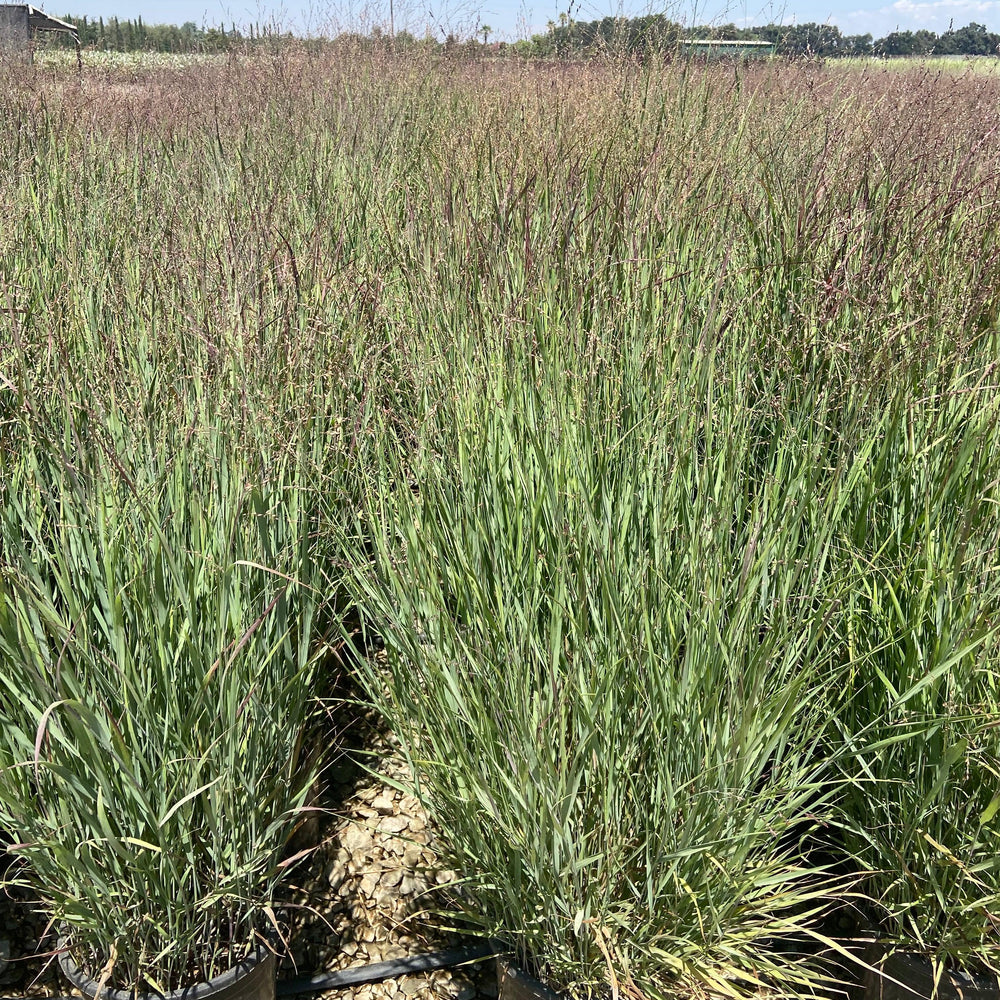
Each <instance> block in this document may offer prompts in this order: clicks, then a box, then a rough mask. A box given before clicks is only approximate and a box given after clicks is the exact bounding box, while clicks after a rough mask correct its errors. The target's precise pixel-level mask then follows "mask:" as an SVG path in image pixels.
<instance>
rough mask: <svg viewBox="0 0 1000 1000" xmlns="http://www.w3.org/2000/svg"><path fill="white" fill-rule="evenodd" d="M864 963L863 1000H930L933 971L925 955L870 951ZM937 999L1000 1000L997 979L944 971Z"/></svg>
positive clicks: (988, 976) (932, 988)
mask: <svg viewBox="0 0 1000 1000" xmlns="http://www.w3.org/2000/svg"><path fill="white" fill-rule="evenodd" d="M865 961H866V962H867V964H868V965H870V966H871V967H872V968H871V969H869V970H867V971H866V972H865V980H864V1000H931V998H932V997H933V996H934V995H935V994H934V969H933V967H932V965H931V962H930V960H929V959H927V958H924V957H923V956H922V955H914V954H910V953H909V952H902V951H897V952H893V953H892V954H890V955H886V954H885V952H879V951H874V950H869V952H868V954H867V955H866V957H865ZM937 1000H1000V984H998V982H997V977H996V976H991V975H979V974H969V973H965V972H958V971H955V970H947V969H946V970H945V971H944V972H943V973H942V974H941V981H940V982H939V983H938V989H937Z"/></svg>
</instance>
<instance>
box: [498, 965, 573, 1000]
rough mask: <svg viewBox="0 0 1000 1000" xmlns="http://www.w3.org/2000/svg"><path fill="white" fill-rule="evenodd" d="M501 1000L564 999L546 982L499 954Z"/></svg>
mask: <svg viewBox="0 0 1000 1000" xmlns="http://www.w3.org/2000/svg"><path fill="white" fill-rule="evenodd" d="M497 985H498V986H499V988H500V995H499V1000H563V998H562V997H560V996H559V994H558V993H554V992H553V991H552V990H550V989H549V988H548V987H547V986H546V985H545V984H544V983H540V982H539V981H538V980H537V979H535V978H534V977H533V976H529V975H528V973H527V972H525V971H524V970H523V969H519V968H518V967H517V966H516V965H513V964H512V963H511V961H510V959H509V958H505V957H504V956H503V955H499V956H497Z"/></svg>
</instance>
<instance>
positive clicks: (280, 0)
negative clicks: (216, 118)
mask: <svg viewBox="0 0 1000 1000" xmlns="http://www.w3.org/2000/svg"><path fill="white" fill-rule="evenodd" d="M389 2H390V0H47V3H46V9H48V10H49V12H50V13H53V14H62V13H72V14H87V15H88V16H90V17H97V16H103V17H105V18H107V17H110V16H117V17H121V18H126V17H131V18H135V17H136V16H141V17H142V18H143V20H144V21H146V22H147V23H149V24H154V23H161V22H167V23H173V24H181V23H183V22H184V21H194V22H195V23H196V24H199V25H201V24H205V25H212V24H217V23H219V22H220V21H225V22H226V24H229V23H231V22H235V23H236V24H238V25H245V24H248V23H249V22H252V21H256V22H259V23H263V22H271V23H276V24H278V25H281V26H283V27H286V28H289V29H292V30H296V31H299V32H301V31H306V32H334V31H337V30H339V29H343V28H347V27H352V26H353V27H358V28H360V29H361V30H364V31H367V30H370V29H371V27H372V26H374V25H377V24H383V25H386V26H387V25H388V23H389ZM570 2H571V0H393V4H394V14H395V21H396V26H397V28H401V27H408V28H409V30H411V31H412V32H413V33H414V34H418V35H422V34H423V33H424V31H425V30H427V29H430V30H431V31H432V32H434V33H435V34H437V35H438V37H443V34H445V33H447V32H448V31H454V32H455V33H456V34H457V35H468V34H470V33H471V32H472V31H474V30H475V29H476V28H477V26H478V25H481V24H488V25H490V26H491V27H492V28H493V29H494V36H493V37H494V38H495V39H501V38H506V39H514V38H519V37H523V36H524V35H526V34H531V33H533V32H538V31H544V30H545V25H546V22H547V21H549V20H550V19H552V20H556V19H558V17H559V14H560V13H563V12H567V11H569V12H570V13H571V14H572V16H573V17H574V18H576V19H578V20H593V19H595V18H601V17H607V16H613V15H617V14H625V15H634V14H643V13H654V12H660V13H663V14H665V15H666V16H668V17H671V18H673V19H675V20H678V21H682V22H685V23H688V24H690V23H699V24H701V23H706V22H712V21H714V22H716V23H720V24H722V23H726V22H728V21H733V22H735V23H737V24H761V23H766V22H768V21H776V22H781V23H785V24H789V23H793V22H796V21H797V22H803V21H817V22H827V21H828V22H831V23H833V24H836V25H838V26H839V27H840V29H841V30H842V31H843V32H845V33H847V34H856V33H864V32H871V33H872V34H873V35H874V36H875V37H879V36H882V35H885V34H887V33H888V32H890V31H893V30H895V29H897V28H899V29H901V30H906V29H910V30H917V29H918V28H929V29H931V30H932V31H936V32H941V31H945V30H947V28H948V25H949V23H951V22H954V25H955V27H961V26H962V25H965V24H968V23H969V22H970V21H976V22H978V23H980V24H985V25H986V26H987V27H988V28H989V29H990V30H991V31H1000V0H777V2H780V4H781V5H780V6H778V5H777V3H776V2H775V0H771V2H768V3H765V0H672V5H670V6H643V5H642V3H643V0H572V10H571V11H570V6H569V5H570ZM660 2H661V3H664V2H669V0H660ZM727 3H728V5H727Z"/></svg>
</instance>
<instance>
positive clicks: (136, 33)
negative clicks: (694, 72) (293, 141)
mask: <svg viewBox="0 0 1000 1000" xmlns="http://www.w3.org/2000/svg"><path fill="white" fill-rule="evenodd" d="M64 20H66V21H69V22H70V23H71V24H73V25H75V26H76V28H77V31H78V32H79V35H80V43H81V45H83V46H84V47H86V48H91V49H108V50H112V51H117V52H139V51H151V52H226V51H230V50H233V49H237V48H239V49H242V48H246V47H252V46H255V45H257V44H260V43H262V42H267V43H269V44H273V43H274V42H275V41H279V42H280V41H281V40H283V39H288V38H291V37H292V36H291V35H290V34H287V33H282V32H280V31H279V30H278V29H277V28H275V27H273V26H272V25H250V26H249V27H246V28H243V29H239V28H237V27H236V26H235V25H231V26H230V27H229V29H228V30H227V29H226V27H225V25H217V26H215V27H210V28H204V27H198V25H196V24H194V23H193V22H191V21H188V22H187V23H185V24H182V25H180V27H178V26H177V25H173V24H154V25H146V24H144V23H143V20H142V18H141V17H140V18H136V20H134V21H133V20H119V19H118V18H110V19H109V20H108V21H107V22H105V20H104V19H103V18H97V19H88V18H87V17H86V16H84V17H74V16H73V15H66V16H65V18H64ZM491 31H492V29H490V28H480V29H479V31H478V32H477V34H478V35H481V36H482V42H481V43H477V42H476V41H475V40H474V38H473V39H469V40H467V41H465V42H464V43H462V46H461V47H462V48H463V49H466V48H472V49H475V48H478V49H489V50H490V51H492V52H504V51H510V52H512V53H514V54H517V55H521V56H528V57H531V56H539V57H552V56H557V57H558V56H561V57H567V56H586V55H593V54H596V53H598V52H602V51H603V52H612V53H619V54H624V55H643V54H651V53H654V52H664V53H665V52H669V51H671V50H672V49H674V48H675V47H676V46H677V44H678V43H679V42H681V41H684V40H691V39H716V40H724V41H764V42H772V43H773V44H774V46H775V51H776V52H777V53H778V54H779V55H785V56H818V57H823V58H831V57H837V56H926V55H956V56H988V55H992V56H996V55H1000V35H998V34H996V33H995V32H991V31H988V30H987V28H986V26H985V25H982V24H977V23H975V22H972V23H971V24H968V25H966V26H965V27H964V28H957V29H951V28H949V30H948V31H945V32H942V33H941V34H940V35H939V34H936V33H935V32H933V31H928V30H926V29H921V30H919V31H893V32H890V33H889V34H888V35H886V36H885V37H884V38H878V39H873V38H872V36H871V35H870V34H865V35H845V34H842V33H841V31H840V29H839V28H838V27H837V26H836V25H833V24H812V23H809V24H792V25H781V24H765V25H759V26H756V27H752V28H738V27H736V25H735V24H725V25H721V26H717V27H708V26H699V27H694V28H685V27H683V26H682V25H680V24H678V23H677V22H675V21H671V20H669V19H668V18H666V17H664V16H663V15H662V14H651V15H647V16H645V17H633V18H616V17H605V18H602V19H601V20H597V21H573V20H571V19H570V18H569V17H567V16H566V15H562V16H561V17H560V19H559V21H558V22H554V21H550V22H549V25H548V30H547V31H546V32H545V33H544V34H539V35H534V36H533V37H532V38H530V39H526V40H522V41H519V42H514V43H513V44H512V45H506V44H504V43H500V44H499V45H497V44H493V45H489V44H488V37H489V33H490V32H491ZM355 37H356V40H357V41H359V42H361V43H363V44H364V43H367V44H372V45H385V44H387V42H388V41H389V39H388V36H387V35H386V34H385V33H384V32H382V31H381V30H378V29H376V31H375V32H373V34H372V35H371V36H369V37H368V38H361V37H360V36H355ZM50 44H56V45H60V44H61V45H69V44H72V43H71V42H70V41H69V39H67V38H65V37H64V36H56V37H55V38H53V39H51V40H50ZM392 44H394V45H395V46H397V47H403V48H405V47H406V46H408V45H418V44H419V45H420V46H421V47H428V46H429V47H431V48H442V49H445V50H450V49H453V48H455V47H456V45H457V44H458V40H457V39H456V38H455V37H454V36H449V37H448V38H447V39H446V40H445V41H444V42H437V41H435V40H434V39H432V38H425V39H421V40H419V41H418V40H417V39H415V38H414V37H413V36H412V35H410V34H408V33H407V32H399V33H397V35H396V36H395V38H394V39H392Z"/></svg>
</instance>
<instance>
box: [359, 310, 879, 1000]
mask: <svg viewBox="0 0 1000 1000" xmlns="http://www.w3.org/2000/svg"><path fill="white" fill-rule="evenodd" d="M658 318H659V319H660V321H661V324H660V325H659V327H657V328H658V329H660V330H661V331H664V330H666V331H669V333H667V334H662V335H661V336H660V337H659V338H657V339H656V340H654V341H653V342H646V341H645V336H644V334H645V332H646V330H648V329H650V328H651V327H646V326H645V325H641V324H638V323H637V324H636V325H635V326H634V327H632V328H631V329H627V330H626V331H624V332H622V333H620V334H616V333H615V332H614V331H611V330H607V331H604V332H605V337H604V339H603V340H602V341H601V343H600V344H599V346H595V345H593V344H592V345H591V346H592V347H595V351H596V352H597V353H595V354H590V353H589V350H588V349H584V350H579V351H578V350H577V349H576V348H574V347H573V346H572V344H573V340H572V337H571V336H570V335H569V334H568V333H567V332H566V331H565V330H561V329H558V328H555V327H549V328H547V327H546V323H545V320H544V319H539V320H538V321H536V324H535V327H534V329H533V330H532V335H531V336H530V337H527V338H526V339H525V341H523V342H522V341H519V340H516V339H513V341H512V342H506V341H505V338H503V337H501V336H497V338H496V339H495V341H493V345H494V346H493V348H489V347H487V348H485V349H483V350H482V352H481V355H480V357H479V358H478V359H476V360H475V361H474V362H473V363H472V364H471V365H470V368H469V369H468V370H467V371H466V372H465V373H464V374H463V376H462V378H461V379H456V380H454V381H452V382H449V384H448V385H447V386H445V385H442V386H441V387H440V391H439V393H438V394H436V395H435V399H436V401H437V405H436V407H435V410H434V412H433V414H428V417H427V423H426V424H425V425H424V434H423V437H422V446H421V448H420V449H419V452H418V453H417V454H416V456H415V457H413V458H412V461H404V462H399V461H398V460H397V459H396V458H394V457H393V456H396V455H398V452H397V451H394V450H392V449H386V452H385V457H384V462H385V464H384V465H383V467H382V470H381V478H380V479H377V481H376V482H375V483H374V484H373V488H372V489H373V494H372V498H371V501H370V506H369V508H368V511H367V516H366V517H365V518H364V519H363V520H362V524H361V526H360V527H361V531H362V535H363V536H364V537H366V538H367V537H373V538H374V557H373V558H371V557H370V556H369V563H370V565H369V567H368V569H367V571H362V572H359V573H357V574H356V575H355V578H354V588H355V594H356V597H357V600H358V602H359V604H360V606H361V607H362V609H363V611H364V613H365V615H366V618H367V620H368V621H370V622H372V623H373V627H374V628H376V629H377V630H378V632H379V634H380V635H381V636H382V638H383V639H384V641H385V644H386V655H387V664H386V667H387V669H386V671H385V672H382V671H381V670H380V669H379V667H378V664H377V662H376V663H373V664H371V665H369V666H368V667H367V679H368V682H369V685H370V689H371V691H372V693H373V697H374V698H375V700H376V701H377V702H378V704H379V705H380V706H381V708H382V710H383V711H384V712H385V714H386V716H387V717H388V719H389V720H390V722H391V724H392V725H393V727H394V729H395V731H396V732H397V733H398V734H399V735H400V737H401V739H402V743H403V747H404V749H405V751H406V753H407V755H408V757H409V760H410V763H411V764H412V766H413V768H414V771H415V773H416V775H417V777H418V783H419V788H420V792H421V794H422V795H423V796H424V798H425V800H426V802H427V803H428V806H429V808H430V810H431V812H432V814H433V816H434V817H435V819H436V821H437V823H438V824H439V826H440V828H441V831H442V835H443V837H444V839H445V844H446V845H447V850H448V851H449V852H450V859H451V861H452V862H453V863H454V864H455V866H456V867H457V868H458V870H460V871H462V872H463V873H465V874H466V876H467V884H466V890H467V892H466V894H465V895H463V896H462V897H461V898H462V899H463V900H464V904H465V915H466V916H467V918H468V919H469V920H471V921H473V922H474V923H475V924H477V925H478V926H480V927H481V928H482V929H483V930H484V931H485V932H487V933H489V934H492V935H495V936H497V937H499V938H501V939H503V940H504V941H505V942H506V943H507V945H508V946H509V947H510V948H511V949H512V950H513V951H515V952H516V953H517V954H518V955H519V956H520V959H521V961H523V962H527V963H528V964H529V967H530V968H532V969H533V970H534V972H535V973H536V974H538V975H540V976H542V977H543V978H544V979H546V980H547V981H548V982H550V983H551V984H552V985H553V986H556V987H559V988H564V989H568V990H570V991H571V995H576V996H587V995H603V992H602V991H606V990H608V989H610V988H611V987H612V985H613V986H615V987H616V988H620V989H622V990H626V989H627V991H628V992H627V995H634V996H646V997H668V996H677V995H679V994H681V995H684V994H693V995H707V994H709V993H711V994H714V995H727V996H743V995H749V994H753V993H756V992H757V991H759V990H761V989H767V990H768V991H770V992H772V993H773V994H775V995H779V994H786V993H787V994H789V995H791V994H793V993H797V994H800V995H801V994H802V993H803V992H805V993H810V992H812V991H814V990H816V989H818V988H819V987H820V986H821V984H822V983H824V982H825V981H826V980H827V979H828V978H829V975H830V973H829V970H828V969H825V968H824V964H823V961H822V960H821V958H820V957H819V952H820V951H821V950H822V948H823V947H824V945H825V944H828V942H826V940H825V933H824V928H823V926H822V923H821V921H820V919H819V915H820V914H821V912H822V911H823V910H824V908H825V907H826V906H827V905H828V903H829V900H830V899H831V898H832V897H834V896H837V897H838V898H839V897H841V896H842V894H844V893H847V892H848V891H849V885H848V881H847V880H844V879H840V878H839V877H838V876H837V875H835V874H834V873H833V872H832V871H831V869H830V867H829V865H828V863H827V861H826V860H824V859H823V857H822V856H821V854H820V853H819V852H816V851H814V850H813V848H814V846H815V840H814V835H815V833H816V832H817V830H818V829H819V828H820V827H822V823H823V817H824V816H825V815H826V814H827V811H828V809H829V806H830V799H831V796H832V794H833V791H834V789H835V783H834V781H833V780H832V773H831V770H830V767H829V761H828V760H827V759H826V753H827V751H826V749H825V748H824V746H823V734H824V731H825V724H826V720H827V717H828V712H829V706H830V704H831V703H832V699H833V695H832V693H831V689H830V686H831V682H832V669H831V668H832V666H833V664H832V660H831V653H832V651H833V650H835V649H836V648H837V644H836V643H835V642H834V641H831V639H832V638H835V637H831V636H830V635H829V634H828V633H829V628H830V623H831V621H832V620H833V618H834V615H835V611H836V608H837V606H838V602H839V601H840V600H841V599H842V597H843V595H842V593H841V591H840V585H841V582H840V581H839V580H838V579H837V574H836V573H835V572H833V571H832V567H831V561H830V554H831V545H832V542H833V529H832V525H833V524H835V523H836V520H837V515H838V510H839V504H840V503H841V502H842V498H841V496H840V494H839V493H838V492H837V490H836V489H834V488H832V487H834V486H835V485H836V483H837V481H838V479H840V478H842V477H848V476H849V474H850V473H851V472H852V470H851V468H850V467H846V468H841V469H836V470H829V469H828V468H826V466H825V464H824V463H822V462H820V461H817V459H818V458H820V457H821V456H822V454H823V449H824V446H825V445H826V444H828V441H827V440H826V438H825V437H824V431H823V427H824V421H825V420H830V419H832V413H831V412H830V411H829V410H828V408H827V407H826V405H825V402H824V399H823V396H822V394H821V393H817V394H816V395H814V396H813V397H812V398H810V399H809V400H803V401H802V402H803V405H802V407H801V408H800V409H797V410H796V412H790V411H788V412H786V411H781V412H779V413H778V415H777V416H776V415H775V413H774V410H773V409H772V408H771V403H773V402H774V401H775V400H776V399H778V398H780V395H781V392H782V388H781V386H780V384H779V383H778V382H777V381H776V380H775V379H773V378H771V377H769V376H768V375H767V373H766V371H765V370H763V369H761V370H755V368H754V366H753V365H752V364H747V362H746V359H747V358H749V357H751V355H750V353H749V350H748V349H749V347H750V345H749V344H747V343H737V342H736V341H735V339H733V340H732V341H730V342H729V343H728V344H727V343H725V342H724V341H723V339H722V338H716V337H715V336H714V335H713V334H712V333H711V332H709V331H708V330H707V329H705V330H701V331H698V330H685V329H684V327H683V323H682V322H679V321H678V317H677V316H675V315H670V313H669V312H667V311H666V310H665V311H664V312H662V313H661V315H660V316H659V317H658ZM702 337H704V340H703V341H702ZM598 354H599V356H598ZM605 366H606V367H605ZM588 371H589V372H590V373H591V374H588ZM735 385H741V386H743V388H744V389H745V391H746V393H745V395H744V393H741V392H733V391H732V389H733V387H734V386H735ZM754 396H757V398H758V399H759V405H758V406H754V405H753V403H752V402H748V399H752V398H753V397H754ZM807 404H808V405H807ZM862 460H863V457H861V458H859V461H862ZM362 558H363V552H362V551H361V550H359V551H358V554H357V559H358V560H359V565H362V566H363V564H361V562H360V561H361V559H362Z"/></svg>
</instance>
